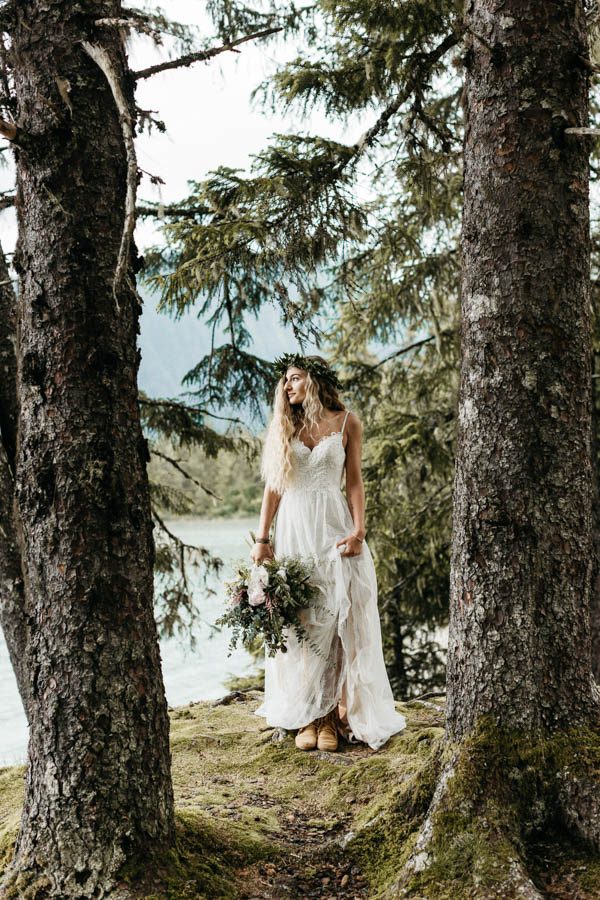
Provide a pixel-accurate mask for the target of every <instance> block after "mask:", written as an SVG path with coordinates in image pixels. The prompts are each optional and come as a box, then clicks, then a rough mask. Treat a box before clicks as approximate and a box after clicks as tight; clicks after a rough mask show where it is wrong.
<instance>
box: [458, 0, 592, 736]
mask: <svg viewBox="0 0 600 900" xmlns="http://www.w3.org/2000/svg"><path fill="white" fill-rule="evenodd" d="M466 18H467V25H468V28H469V29H470V35H471V43H470V47H469V49H468V51H467V59H466V67H467V74H466V85H465V117H466V135H465V147H464V211H463V228H462V252H463V274H462V329H461V343H462V367H461V384H460V398H459V427H458V446H457V462H456V474H455V488H454V517H453V529H454V536H453V552H452V564H451V620H450V636H449V653H448V733H449V736H450V737H451V738H452V739H460V738H461V737H462V736H463V735H465V734H466V733H467V732H468V731H469V730H470V729H472V727H473V725H474V723H475V722H476V720H477V719H478V717H480V716H481V715H483V714H486V713H492V714H493V715H494V717H495V718H496V721H497V722H498V724H499V725H501V726H503V727H515V728H525V729H530V730H531V731H532V732H533V731H535V730H536V729H542V728H549V729H553V728H560V727H572V726H576V725H578V724H585V723H589V721H590V716H595V715H596V713H597V708H598V699H597V693H596V690H595V687H594V685H593V682H592V679H591V673H590V629H589V617H588V602H589V594H590V576H591V567H590V560H591V489H592V472H591V449H590V374H591V373H590V358H591V343H590V315H589V312H590V310H589V221H588V144H587V140H586V139H585V138H582V137H575V136H572V135H568V134H565V129H566V128H568V127H569V126H571V127H572V126H580V125H585V124H586V122H587V102H588V101H587V90H588V88H587V73H586V70H585V68H584V66H583V65H582V63H581V61H580V60H581V59H585V57H587V42H586V36H585V22H584V14H583V5H582V3H581V2H579V0H553V2H546V0H544V2H542V0H510V2H505V3H502V4H498V3H497V0H473V2H471V0H469V2H467V4H466ZM476 35H477V37H475V36H476Z"/></svg>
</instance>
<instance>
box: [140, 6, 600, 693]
mask: <svg viewBox="0 0 600 900" xmlns="http://www.w3.org/2000/svg"><path fill="white" fill-rule="evenodd" d="M208 9H209V11H210V5H209V7H208ZM215 9H218V10H219V13H218V15H219V16H220V18H219V20H218V26H219V30H220V32H221V33H222V34H223V35H224V36H225V37H226V36H227V33H228V29H229V30H230V33H231V35H232V37H233V36H234V35H237V34H239V33H240V31H242V30H244V29H245V31H246V33H250V32H252V31H259V30H260V29H261V28H263V27H265V26H266V27H269V26H272V25H273V24H275V26H276V27H279V28H281V31H279V32H277V33H276V34H275V35H269V36H267V38H266V40H263V39H261V40H260V41H259V42H258V43H257V44H256V45H255V46H253V47H252V49H247V48H242V54H241V56H242V57H243V56H244V54H250V56H251V57H252V56H253V57H254V59H256V58H257V56H258V55H259V54H260V55H261V56H262V55H264V56H265V59H263V69H264V70H265V71H267V72H268V74H267V75H266V76H265V77H264V79H263V80H262V82H261V81H260V80H259V79H257V80H256V84H254V85H252V87H253V88H254V90H255V93H254V94H253V100H254V108H255V110H256V111H257V112H261V113H262V114H263V116H267V117H268V116H271V117H272V122H273V123H274V124H275V125H277V126H279V125H280V124H281V125H282V126H284V128H285V133H279V132H278V131H277V132H276V133H275V134H272V135H271V137H270V139H269V140H268V141H266V142H265V143H264V145H263V147H262V149H260V150H259V151H257V152H256V154H255V155H254V156H253V157H252V158H251V160H250V164H249V166H248V167H247V169H246V171H243V170H241V169H234V168H231V167H228V166H218V167H216V170H215V171H212V172H210V173H208V174H206V173H201V172H198V179H199V180H197V181H196V180H194V181H190V182H189V183H188V191H187V195H185V193H184V195H183V196H182V197H180V199H179V200H178V201H177V202H176V203H173V204H152V203H150V204H149V208H148V209H147V210H146V215H144V216H143V224H142V226H141V237H142V238H145V244H146V246H147V245H148V243H149V241H148V236H149V234H150V229H153V237H154V238H155V240H154V245H153V248H152V249H151V250H149V251H147V252H146V253H145V263H146V265H145V271H143V272H142V273H140V276H141V278H142V284H144V280H145V284H146V286H147V287H151V288H152V289H153V290H154V291H157V292H158V296H159V297H160V310H161V312H162V313H163V314H166V315H169V316H171V317H174V318H178V317H181V316H186V315H190V314H193V315H194V316H197V317H198V319H199V321H200V322H202V323H203V325H204V328H205V340H206V341H208V334H209V332H211V333H212V334H211V338H210V345H209V346H207V347H205V348H204V349H205V353H204V355H203V356H202V355H201V353H200V352H198V358H197V360H196V361H195V364H194V366H193V367H192V368H191V369H190V370H189V371H188V372H187V374H186V375H185V378H184V383H183V386H182V388H183V390H184V391H185V392H186V393H185V394H183V395H179V396H178V398H177V401H176V405H175V406H171V407H169V405H163V406H157V405H156V404H153V405H146V406H145V407H144V408H145V411H146V415H145V427H146V430H147V433H148V434H149V435H150V436H151V438H152V444H151V449H152V451H153V452H152V461H151V464H150V474H151V479H152V485H153V502H154V507H155V512H156V516H157V521H158V522H159V524H160V523H161V521H162V516H164V515H165V514H167V513H168V514H171V515H202V516H206V515H210V516H234V515H253V514H258V510H259V506H260V498H261V494H262V485H261V483H260V479H259V472H258V454H259V452H260V433H261V430H262V428H263V426H264V423H265V417H266V414H267V410H268V405H269V400H270V396H271V393H270V392H271V391H272V386H273V381H272V377H271V373H270V367H269V362H270V360H271V359H272V358H273V357H274V356H275V355H277V353H278V352H280V350H281V349H282V347H281V341H282V340H283V341H285V339H286V336H288V338H292V336H293V338H294V344H295V345H296V343H297V342H298V341H299V342H300V343H299V346H304V347H305V348H307V351H309V350H310V349H311V348H314V347H315V343H317V344H319V343H320V345H321V348H322V352H323V353H324V354H325V355H327V356H328V357H329V358H330V359H331V360H332V361H333V362H334V363H335V364H336V365H337V367H338V368H339V370H340V371H341V373H342V375H343V378H344V381H345V385H346V394H345V396H346V400H347V402H348V405H349V406H350V407H351V408H352V409H354V410H355V411H356V412H357V413H358V414H359V415H360V417H361V419H362V421H363V424H364V454H363V467H364V478H365V487H366V496H367V522H368V540H369V546H370V548H371V550H372V551H373V554H374V556H375V560H376V566H377V576H378V584H379V592H380V612H381V619H382V628H383V636H384V647H385V654H386V663H387V666H388V671H389V673H390V679H391V681H392V685H393V688H394V690H395V693H396V695H397V696H401V697H410V696H416V695H418V694H420V693H423V692H424V691H427V690H432V689H436V688H439V687H440V686H441V685H443V683H444V679H445V654H444V650H443V648H442V647H441V646H440V644H439V643H438V640H437V636H438V635H439V633H440V629H443V628H444V627H445V626H446V624H447V617H448V588H449V585H448V577H449V550H450V532H451V502H452V479H453V471H454V452H455V446H454V439H455V426H456V404H457V388H458V360H459V335H458V329H457V323H458V315H459V286H458V280H459V260H458V234H459V217H460V210H461V205H462V197H461V185H462V170H461V167H462V158H461V152H462V141H463V134H462V117H461V91H462V79H461V76H460V66H461V60H460V59H459V58H458V57H457V58H455V59H454V60H452V63H453V66H450V67H448V59H451V57H449V56H447V55H446V54H447V52H448V50H449V49H450V50H452V46H451V44H449V40H450V41H452V40H455V39H456V35H454V36H452V37H451V38H450V39H448V38H447V37H445V36H446V35H447V34H448V33H449V31H450V32H451V29H452V23H453V21H454V19H455V16H456V12H457V7H456V4H454V3H453V2H448V3H443V4H440V5H438V6H437V7H436V9H435V12H434V11H432V9H431V8H430V7H428V6H424V5H423V4H421V3H419V2H408V3H404V4H401V5H397V6H396V5H393V4H387V3H381V4H379V3H375V4H370V5H369V8H368V10H367V9H365V8H363V6H362V5H361V4H352V3H350V4H345V5H344V6H343V7H341V6H339V5H337V6H336V4H333V3H331V4H328V3H324V4H321V5H320V8H319V15H318V18H315V17H314V10H313V8H312V7H310V6H306V7H294V6H292V7H286V8H285V11H284V10H283V8H281V9H280V10H279V11H278V12H277V11H276V9H275V7H269V6H268V5H266V4H265V5H263V7H262V8H260V7H259V8H258V9H257V8H256V7H253V8H252V9H249V8H247V7H244V6H243V5H228V4H225V5H223V4H220V5H219V6H218V7H215ZM173 10H175V7H173ZM284 12H285V15H284V14H283V13H284ZM277 15H279V17H280V18H279V19H277ZM228 17H229V19H228ZM185 21H186V22H187V21H188V18H187V17H185ZM242 26H244V28H243V27H242ZM185 34H186V29H185V28H184V29H183V30H182V31H181V32H179V33H178V37H175V39H174V46H173V51H174V52H176V51H177V49H178V48H177V41H179V42H180V43H181V41H183V45H185V37H184V35H185ZM436 35H439V38H440V43H439V45H438V46H437V47H435V39H436ZM432 45H433V46H434V49H433V50H432V49H427V50H425V49H421V48H424V47H425V46H426V47H427V48H431V47H432ZM259 48H260V49H259ZM179 49H180V48H179ZM442 59H443V63H442ZM281 60H283V62H282V61H281ZM265 61H267V65H266V66H265V65H264V63H265ZM217 62H219V60H217ZM208 65H212V66H214V65H215V60H213V61H212V62H209V63H208ZM453 67H454V68H453ZM453 71H456V78H455V77H454V74H453ZM247 72H248V68H247V69H246V74H245V75H244V76H243V77H245V78H247ZM168 74H172V73H168ZM240 76H241V73H240V71H239V70H238V69H237V68H236V67H235V66H230V67H229V70H228V71H227V75H226V78H225V79H224V82H223V83H224V84H225V83H227V82H229V83H233V82H235V81H236V79H239V78H240ZM216 90H218V88H216ZM407 98H410V99H409V102H408V104H407V103H406V101H407ZM399 109H403V110H404V112H403V115H402V117H401V118H400V119H398V118H397V117H396V113H397V112H398V110H399ZM595 110H596V105H595V101H594V100H593V102H592V112H593V113H595ZM267 121H269V120H268V119H267ZM216 129H217V125H216V123H215V131H216ZM150 131H152V128H150ZM591 177H592V202H593V200H594V196H595V189H594V183H595V180H596V177H597V170H596V159H595V158H594V157H593V158H592V170H591ZM157 207H160V210H159V218H158V220H157V219H156V212H157ZM152 212H154V216H152V215H151V213H152ZM592 227H593V229H594V232H593V244H592V247H593V270H592V284H593V288H594V290H593V299H594V302H595V303H596V302H597V285H596V280H597V274H596V272H597V263H598V257H597V251H598V235H597V232H596V230H595V229H596V228H597V208H594V207H593V208H592ZM145 230H146V235H145V234H144V231H145ZM155 296H156V295H155ZM147 302H148V301H147ZM150 302H152V301H150ZM278 317H280V318H281V323H278V322H277V318H278ZM261 318H262V322H261ZM595 321H596V322H597V317H596V319H595ZM265 323H266V327H265ZM594 333H595V335H596V338H595V343H594V373H595V377H594V380H593V386H594V389H595V393H594V405H595V407H597V404H598V399H597V390H596V388H597V383H598V381H597V379H598V377H600V367H599V366H598V360H597V357H598V346H599V344H598V327H597V324H596V325H595V329H594ZM267 335H268V339H266V336H267ZM169 399H171V400H172V399H173V398H172V397H171V398H169ZM185 407H189V408H188V409H186V408H185ZM198 410H201V411H202V412H201V413H200V414H199V413H198ZM219 417H224V418H219ZM228 417H230V418H231V421H228ZM597 423H598V418H597V417H596V425H595V428H596V430H597V428H598V424H597ZM595 461H596V469H597V453H596V454H595ZM597 520H598V516H597ZM596 533H597V534H600V525H599V526H598V527H597V529H596ZM165 535H166V538H167V540H166V542H165V544H164V547H163V553H162V554H159V555H158V565H159V568H160V567H162V569H163V572H167V573H170V574H172V575H173V578H174V584H176V585H178V587H177V588H176V589H175V590H174V592H173V594H172V595H171V597H170V602H171V605H173V597H175V598H176V600H177V602H181V607H182V608H183V609H185V608H186V606H188V605H189V604H190V603H194V602H199V603H200V604H201V598H196V599H194V598H192V597H188V596H187V589H186V582H185V578H179V581H178V580H177V578H178V575H177V573H178V572H179V571H180V570H182V569H183V571H184V570H185V564H186V559H187V558H188V557H189V559H190V560H193V559H196V561H198V562H199V563H200V564H201V565H203V566H204V567H205V568H206V569H207V570H210V569H211V567H214V566H215V565H216V561H215V560H214V559H213V558H212V557H211V555H210V554H209V553H208V552H206V551H204V550H203V549H202V548H200V552H199V554H195V551H194V550H193V549H192V548H186V547H184V546H182V545H178V544H177V542H176V541H175V542H174V541H173V540H172V535H169V534H166V532H165ZM596 545H597V547H598V546H599V545H600V538H599V539H598V540H597V544H596ZM597 571H598V565H597V564H596V572H597ZM594 583H595V592H594V593H595V598H596V601H595V602H593V603H592V625H593V628H594V630H595V633H596V634H597V633H598V621H599V616H598V612H597V610H598V608H599V607H600V596H599V594H600V587H599V580H598V577H597V576H596V578H595V582H594ZM595 646H596V648H597V647H598V641H597V640H596V642H595ZM595 666H596V674H598V660H597V659H595Z"/></svg>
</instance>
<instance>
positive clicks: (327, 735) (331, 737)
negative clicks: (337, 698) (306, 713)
mask: <svg viewBox="0 0 600 900" xmlns="http://www.w3.org/2000/svg"><path fill="white" fill-rule="evenodd" d="M337 748H338V732H337V717H336V714H335V710H333V711H332V712H330V713H328V714H327V715H326V716H323V718H322V719H319V720H318V723H317V749H318V750H328V751H329V752H330V753H333V752H334V751H335V750H337Z"/></svg>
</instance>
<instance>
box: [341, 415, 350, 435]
mask: <svg viewBox="0 0 600 900" xmlns="http://www.w3.org/2000/svg"><path fill="white" fill-rule="evenodd" d="M349 412H350V410H348V411H347V412H346V415H345V416H344V421H343V422H342V430H341V431H340V434H343V433H344V426H345V425H346V419H347V418H348V413H349Z"/></svg>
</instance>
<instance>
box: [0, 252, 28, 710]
mask: <svg viewBox="0 0 600 900" xmlns="http://www.w3.org/2000/svg"><path fill="white" fill-rule="evenodd" d="M16 339H17V298H16V296H15V292H14V290H13V286H12V282H11V279H10V274H9V271H8V266H7V264H6V258H5V256H4V253H3V251H2V247H0V625H1V626H2V632H3V634H4V640H5V641H6V646H7V649H8V654H9V656H10V661H11V664H12V667H13V671H14V673H15V677H16V679H17V686H18V688H19V693H20V695H21V700H22V701H23V707H24V709H25V713H26V715H27V718H28V719H29V707H30V701H31V682H30V667H29V665H28V661H27V652H28V640H29V621H28V616H27V611H26V604H25V591H24V584H23V573H22V570H21V554H20V550H19V545H18V541H17V534H18V527H17V515H16V510H15V508H14V499H15V497H14V492H15V477H14V473H15V455H16V444H17V420H18V401H17V356H16V350H15V346H16Z"/></svg>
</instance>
